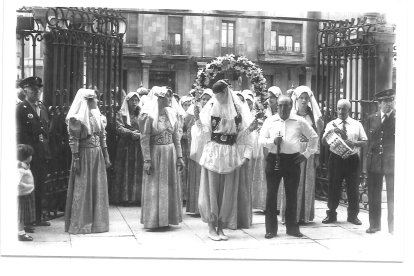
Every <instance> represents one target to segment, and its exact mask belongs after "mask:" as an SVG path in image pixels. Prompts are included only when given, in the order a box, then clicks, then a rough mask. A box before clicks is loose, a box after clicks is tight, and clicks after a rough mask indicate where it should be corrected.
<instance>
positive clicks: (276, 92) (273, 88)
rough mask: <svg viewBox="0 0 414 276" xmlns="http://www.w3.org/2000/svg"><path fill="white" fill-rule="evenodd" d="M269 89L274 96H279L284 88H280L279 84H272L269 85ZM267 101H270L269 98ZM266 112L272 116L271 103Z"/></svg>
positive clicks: (268, 115)
mask: <svg viewBox="0 0 414 276" xmlns="http://www.w3.org/2000/svg"><path fill="white" fill-rule="evenodd" d="M267 91H269V93H271V94H273V96H275V97H276V98H279V97H280V96H281V95H283V93H282V90H280V88H279V87H277V86H271V87H269V89H267ZM267 101H269V99H267ZM265 113H266V117H270V116H272V108H271V107H270V104H269V105H268V106H267V110H266V112H265Z"/></svg>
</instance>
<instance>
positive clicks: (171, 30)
mask: <svg viewBox="0 0 414 276" xmlns="http://www.w3.org/2000/svg"><path fill="white" fill-rule="evenodd" d="M182 35H183V18H182V17H176V16H169V17H168V40H169V42H170V44H171V45H181V44H182Z"/></svg>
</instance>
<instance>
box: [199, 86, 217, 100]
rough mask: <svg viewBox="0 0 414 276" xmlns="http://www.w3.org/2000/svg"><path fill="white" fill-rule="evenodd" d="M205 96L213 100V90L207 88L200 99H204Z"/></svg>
mask: <svg viewBox="0 0 414 276" xmlns="http://www.w3.org/2000/svg"><path fill="white" fill-rule="evenodd" d="M204 95H209V96H210V97H211V98H213V97H214V93H213V90H211V89H210V88H205V89H204V90H203V93H202V94H201V95H200V98H202V97H203V96H204Z"/></svg>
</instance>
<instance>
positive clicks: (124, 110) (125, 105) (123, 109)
mask: <svg viewBox="0 0 414 276" xmlns="http://www.w3.org/2000/svg"><path fill="white" fill-rule="evenodd" d="M133 96H137V97H138V100H140V97H139V94H138V93H137V92H129V93H128V94H127V95H126V97H125V98H124V101H123V102H122V106H121V109H120V110H119V113H120V114H121V115H122V116H125V117H126V123H127V125H131V117H130V116H129V105H128V101H129V99H131V98H132V97H133Z"/></svg>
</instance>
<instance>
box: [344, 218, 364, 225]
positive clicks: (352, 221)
mask: <svg viewBox="0 0 414 276" xmlns="http://www.w3.org/2000/svg"><path fill="white" fill-rule="evenodd" d="M347 221H348V222H350V223H353V224H355V225H361V224H362V222H361V221H360V220H359V218H348V219H347Z"/></svg>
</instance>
